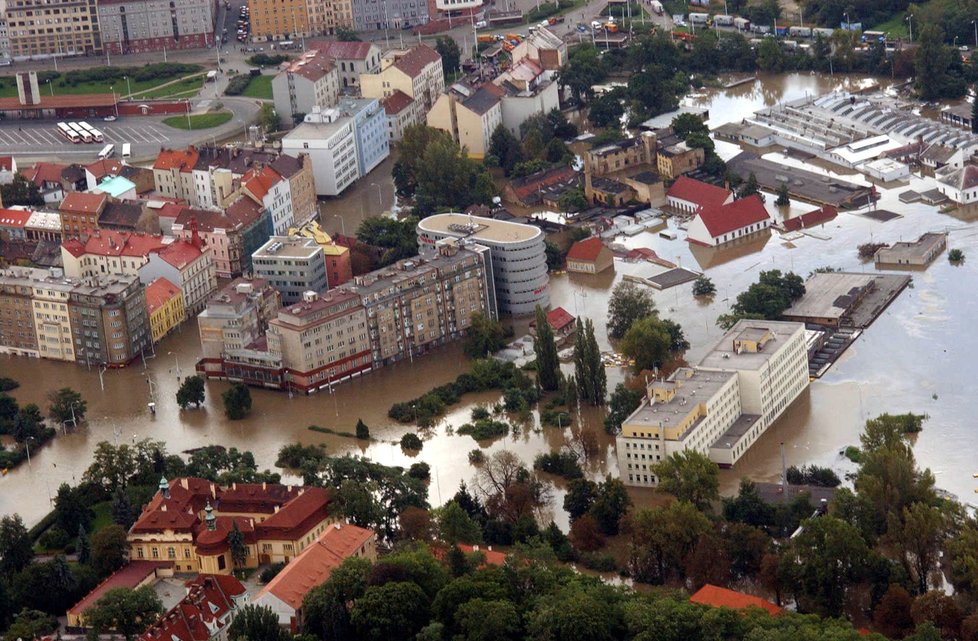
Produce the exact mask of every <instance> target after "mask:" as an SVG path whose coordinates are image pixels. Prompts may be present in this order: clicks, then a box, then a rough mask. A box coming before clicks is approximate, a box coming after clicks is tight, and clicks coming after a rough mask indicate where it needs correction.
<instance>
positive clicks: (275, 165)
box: [270, 154, 305, 178]
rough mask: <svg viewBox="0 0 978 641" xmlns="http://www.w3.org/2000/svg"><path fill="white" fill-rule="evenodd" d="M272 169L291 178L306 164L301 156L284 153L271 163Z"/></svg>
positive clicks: (284, 176) (282, 175)
mask: <svg viewBox="0 0 978 641" xmlns="http://www.w3.org/2000/svg"><path fill="white" fill-rule="evenodd" d="M270 166H271V168H272V169H274V170H275V171H276V172H278V175H279V176H281V177H283V178H291V177H292V176H294V175H296V174H297V173H299V172H300V171H302V168H303V167H304V166H305V165H304V163H303V160H302V159H301V158H297V157H293V156H289V155H288V154H282V155H280V156H279V157H278V158H276V159H275V160H274V161H272V164H271V165H270Z"/></svg>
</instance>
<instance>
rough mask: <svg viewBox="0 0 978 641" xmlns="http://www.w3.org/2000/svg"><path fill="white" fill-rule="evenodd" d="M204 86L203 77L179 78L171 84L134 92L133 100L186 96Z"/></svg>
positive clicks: (193, 93) (191, 94)
mask: <svg viewBox="0 0 978 641" xmlns="http://www.w3.org/2000/svg"><path fill="white" fill-rule="evenodd" d="M203 86H204V77H203V76H196V77H193V78H181V79H180V81H179V82H174V83H173V84H172V85H167V86H165V87H160V88H159V89H150V90H149V91H145V92H142V93H134V94H133V100H149V99H151V98H188V97H190V96H193V95H195V94H196V93H197V92H198V91H200V88H201V87H203Z"/></svg>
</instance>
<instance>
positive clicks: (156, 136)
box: [0, 120, 173, 153]
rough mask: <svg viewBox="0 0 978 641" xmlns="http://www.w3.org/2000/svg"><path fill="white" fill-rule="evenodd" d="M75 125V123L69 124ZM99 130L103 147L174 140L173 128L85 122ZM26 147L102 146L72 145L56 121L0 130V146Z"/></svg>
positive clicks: (95, 150)
mask: <svg viewBox="0 0 978 641" xmlns="http://www.w3.org/2000/svg"><path fill="white" fill-rule="evenodd" d="M67 122H73V121H67ZM86 122H88V123H89V124H90V125H92V126H93V127H95V128H96V129H98V130H99V131H101V132H102V136H103V138H104V139H105V141H104V142H103V143H101V145H102V146H104V145H106V144H108V143H113V144H115V145H121V144H122V143H125V142H128V143H132V144H138V143H162V142H166V141H167V140H169V139H170V138H172V137H173V129H172V128H171V127H166V126H165V125H161V124H148V123H147V124H140V125H139V126H136V125H135V124H125V123H119V122H112V123H109V122H102V121H99V120H95V121H86ZM18 145H20V146H27V147H30V148H32V149H36V148H38V147H65V146H67V147H68V148H69V149H71V148H76V149H79V150H84V149H85V148H87V147H92V148H95V147H98V148H99V149H100V148H101V147H100V146H99V145H100V143H95V142H93V143H90V144H86V143H79V144H77V145H76V144H74V143H69V142H67V141H66V140H65V139H64V138H63V137H62V136H61V135H59V134H58V132H57V131H56V123H55V122H54V121H46V122H44V123H43V124H22V125H20V126H18V127H9V126H7V127H3V128H0V147H2V148H4V149H7V148H8V147H15V146H18ZM94 152H95V153H98V149H94Z"/></svg>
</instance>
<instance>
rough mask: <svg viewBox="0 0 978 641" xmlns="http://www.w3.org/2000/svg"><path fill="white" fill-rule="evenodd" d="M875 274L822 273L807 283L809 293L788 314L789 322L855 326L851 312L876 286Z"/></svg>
mask: <svg viewBox="0 0 978 641" xmlns="http://www.w3.org/2000/svg"><path fill="white" fill-rule="evenodd" d="M876 278H877V277H876V276H875V275H873V274H849V273H840V272H832V273H819V274H812V277H811V278H809V279H808V280H807V281H805V294H804V296H802V297H801V298H799V299H798V300H796V301H795V302H794V304H793V305H792V306H791V307H789V308H788V309H786V310H785V311H784V314H783V316H784V317H785V318H786V319H788V320H793V321H799V322H802V323H815V324H818V325H826V326H829V327H840V326H843V325H848V324H851V318H850V316H851V313H852V310H853V308H854V307H856V305H858V304H859V302H860V301H862V299H863V297H865V296H866V294H868V293H869V292H871V291H872V290H873V288H874V287H875V286H876Z"/></svg>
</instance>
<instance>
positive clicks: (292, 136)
mask: <svg viewBox="0 0 978 641" xmlns="http://www.w3.org/2000/svg"><path fill="white" fill-rule="evenodd" d="M356 139H357V136H356V126H355V124H354V122H353V119H352V118H348V117H345V116H342V115H341V114H340V112H339V111H337V110H336V109H328V110H326V111H322V112H321V111H318V110H314V111H313V113H311V114H309V115H308V116H306V121H305V122H303V123H302V124H301V125H299V126H298V127H296V128H295V129H293V130H292V131H290V132H289V133H287V134H286V135H285V136H284V137H283V138H282V152H283V153H285V154H288V155H290V156H298V155H299V154H308V155H309V159H310V161H311V162H312V173H313V181H314V183H315V185H316V194H317V195H319V196H338V195H339V194H341V193H342V192H343V191H344V190H345V189H346V188H347V187H349V186H350V185H352V184H353V182H354V181H356V179H357V178H359V176H360V169H359V166H360V159H359V157H358V154H357V140H356Z"/></svg>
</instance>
